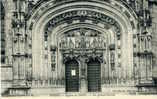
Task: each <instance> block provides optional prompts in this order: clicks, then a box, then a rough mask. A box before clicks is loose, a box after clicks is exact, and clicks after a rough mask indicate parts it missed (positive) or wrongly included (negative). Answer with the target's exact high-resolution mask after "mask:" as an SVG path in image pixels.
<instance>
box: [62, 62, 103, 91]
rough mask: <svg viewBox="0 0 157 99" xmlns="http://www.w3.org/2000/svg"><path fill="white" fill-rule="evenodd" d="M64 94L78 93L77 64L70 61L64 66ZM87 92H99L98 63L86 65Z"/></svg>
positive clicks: (99, 73) (99, 72)
mask: <svg viewBox="0 0 157 99" xmlns="http://www.w3.org/2000/svg"><path fill="white" fill-rule="evenodd" d="M65 66H66V67H65V77H66V92H79V88H80V81H79V64H78V62H77V61H76V60H71V61H68V62H66V64H65ZM87 82H88V92H99V91H101V66H100V62H98V61H90V62H88V63H87Z"/></svg>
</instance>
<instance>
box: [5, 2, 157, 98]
mask: <svg viewBox="0 0 157 99" xmlns="http://www.w3.org/2000/svg"><path fill="white" fill-rule="evenodd" d="M10 1H11V2H9V3H8V5H9V4H10V5H12V8H14V9H12V10H13V11H12V10H11V9H10V10H8V12H7V13H11V12H12V15H11V16H10V19H8V20H10V21H8V24H9V22H10V24H11V25H10V27H11V28H10V29H7V31H8V32H9V33H8V34H6V37H9V38H10V39H8V40H7V41H6V44H8V45H7V46H6V55H7V57H6V58H5V59H6V64H8V67H7V68H8V71H9V70H10V72H11V73H12V74H10V75H11V76H10V77H12V78H11V79H12V80H11V82H7V84H8V87H6V88H4V95H15V96H16V95H40V94H49V95H50V94H66V93H71V92H75V93H76V94H79V93H80V94H84V95H85V94H87V93H92V92H97V93H102V94H105V93H106V92H107V93H117V92H118V93H119V91H118V90H122V89H124V90H125V92H127V93H129V92H128V91H130V92H134V93H137V92H139V93H140V92H141V93H142V92H144V91H145V90H147V92H150V93H153V92H156V90H155V88H154V86H156V84H155V81H156V80H155V79H156V78H157V76H153V69H154V70H156V69H155V65H154V66H153V64H155V63H153V53H152V49H153V45H152V42H153V40H152V39H153V37H152V30H151V26H152V25H151V13H150V12H149V10H143V9H148V6H147V5H148V1H147V0H142V1H143V2H142V1H141V2H142V3H141V2H136V1H135V0H127V1H125V0H124V1H123V0H84V1H82V0H38V2H37V3H33V1H31V0H13V1H12V0H10ZM133 1H134V2H133ZM139 1H140V0H139ZM149 3H150V2H149ZM141 5H144V6H146V8H143V9H141V7H140V6H141ZM6 6H7V5H6ZM9 11H10V12H9ZM138 11H143V12H141V13H140V14H138V13H139V12H138ZM3 27H4V26H3ZM8 27H9V26H8ZM154 37H155V36H154ZM155 55H156V54H154V56H155ZM5 70H6V68H5V69H4V68H3V71H5ZM4 78H5V77H4ZM4 84H6V83H4ZM121 88H122V89H121ZM114 91H115V92H114ZM123 92H124V91H123ZM156 93H157V92H156Z"/></svg>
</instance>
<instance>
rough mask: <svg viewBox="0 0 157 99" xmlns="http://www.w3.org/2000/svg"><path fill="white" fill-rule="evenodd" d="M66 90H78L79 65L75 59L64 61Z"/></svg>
mask: <svg viewBox="0 0 157 99" xmlns="http://www.w3.org/2000/svg"><path fill="white" fill-rule="evenodd" d="M65 66H66V67H65V76H66V92H78V91H79V65H78V62H77V61H76V60H70V61H67V62H66V63H65Z"/></svg>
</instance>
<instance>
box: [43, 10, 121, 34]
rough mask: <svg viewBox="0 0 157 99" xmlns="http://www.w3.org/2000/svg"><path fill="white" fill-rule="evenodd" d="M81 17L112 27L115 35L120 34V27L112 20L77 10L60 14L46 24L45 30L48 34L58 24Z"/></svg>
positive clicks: (94, 13) (98, 14)
mask: <svg viewBox="0 0 157 99" xmlns="http://www.w3.org/2000/svg"><path fill="white" fill-rule="evenodd" d="M81 17H83V18H85V19H89V20H95V19H97V20H98V22H103V23H104V24H108V25H112V26H113V27H115V28H114V29H115V32H116V33H118V34H117V35H119V33H120V32H121V29H120V25H119V24H118V23H117V22H116V21H115V20H114V19H113V18H111V17H109V16H107V15H104V14H102V13H98V12H94V11H89V10H77V11H71V12H66V13H63V14H60V15H58V16H56V17H54V18H53V19H51V20H50V21H49V22H48V24H47V25H46V28H45V30H46V31H49V32H50V31H51V30H53V28H54V27H56V26H57V25H59V24H60V23H62V22H66V20H68V21H69V20H74V19H80V18H81ZM48 28H51V29H48Z"/></svg>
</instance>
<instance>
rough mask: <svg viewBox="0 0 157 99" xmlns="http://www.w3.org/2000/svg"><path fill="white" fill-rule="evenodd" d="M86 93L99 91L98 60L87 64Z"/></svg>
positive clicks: (99, 73)
mask: <svg viewBox="0 0 157 99" xmlns="http://www.w3.org/2000/svg"><path fill="white" fill-rule="evenodd" d="M87 80H88V92H99V91H101V65H100V62H99V61H98V60H94V59H92V60H90V61H89V62H88V63H87Z"/></svg>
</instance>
